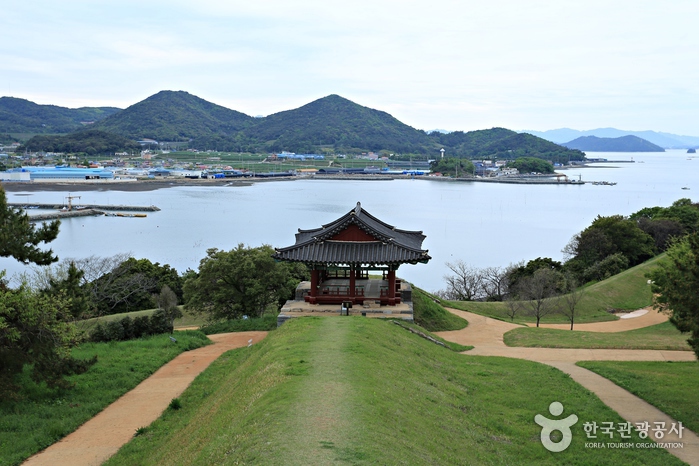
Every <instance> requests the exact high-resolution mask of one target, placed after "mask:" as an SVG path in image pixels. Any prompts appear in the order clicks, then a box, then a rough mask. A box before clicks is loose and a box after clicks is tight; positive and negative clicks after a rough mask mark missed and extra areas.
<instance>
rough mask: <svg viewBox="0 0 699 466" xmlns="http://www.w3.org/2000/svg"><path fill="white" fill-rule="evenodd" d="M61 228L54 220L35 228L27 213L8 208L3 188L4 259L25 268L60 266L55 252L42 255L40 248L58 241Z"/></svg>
mask: <svg viewBox="0 0 699 466" xmlns="http://www.w3.org/2000/svg"><path fill="white" fill-rule="evenodd" d="M60 224H61V222H60V221H58V220H54V221H53V222H45V223H43V224H42V225H41V226H40V227H39V228H35V226H34V224H32V223H30V222H29V216H28V215H27V214H26V213H24V212H22V210H20V209H14V208H12V207H10V206H8V205H7V197H6V196H5V190H4V189H2V186H0V257H13V258H15V259H16V260H18V261H20V262H22V263H24V264H28V263H30V262H32V263H34V264H38V265H48V264H50V263H52V262H56V261H57V260H58V257H56V256H54V255H53V251H52V250H50V249H49V250H47V251H42V250H41V249H40V248H39V244H40V243H50V242H51V241H53V240H55V239H56V237H57V236H58V227H59V226H60Z"/></svg>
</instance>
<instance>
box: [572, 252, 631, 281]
mask: <svg viewBox="0 0 699 466" xmlns="http://www.w3.org/2000/svg"><path fill="white" fill-rule="evenodd" d="M628 268H629V259H628V258H627V257H626V256H625V255H623V254H622V253H620V252H618V253H616V254H612V255H609V256H607V257H605V258H604V259H602V260H601V261H599V262H596V263H595V264H593V265H592V266H590V267H588V268H587V269H585V271H584V272H583V280H584V281H585V282H590V281H602V280H606V279H607V278H609V277H612V276H614V275H616V274H618V273H621V272H623V271H624V270H626V269H628Z"/></svg>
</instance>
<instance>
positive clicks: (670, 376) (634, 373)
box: [578, 361, 699, 432]
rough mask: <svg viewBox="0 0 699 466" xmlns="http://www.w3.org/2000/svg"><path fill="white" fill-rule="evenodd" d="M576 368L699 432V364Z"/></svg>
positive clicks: (598, 364)
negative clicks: (599, 376)
mask: <svg viewBox="0 0 699 466" xmlns="http://www.w3.org/2000/svg"><path fill="white" fill-rule="evenodd" d="M578 365H579V366H581V367H584V368H586V369H590V370H591V371H593V372H596V373H598V374H599V375H601V376H602V377H606V378H608V379H609V380H611V381H612V382H614V383H615V384H617V385H619V386H620V387H623V388H625V389H626V390H628V391H630V392H631V393H633V394H634V395H636V396H638V397H639V398H642V399H644V400H645V401H647V402H648V403H650V404H652V405H653V406H655V407H656V408H658V409H659V410H661V411H662V412H664V413H665V414H668V415H669V416H672V417H673V418H674V419H677V420H678V421H681V422H682V425H684V426H685V427H686V428H688V429H690V430H691V431H693V432H699V410H698V409H697V406H699V391H697V387H698V386H699V362H696V361H695V362H664V361H663V362H661V361H653V362H646V361H582V362H579V363H578Z"/></svg>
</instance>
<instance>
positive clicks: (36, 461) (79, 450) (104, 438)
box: [24, 332, 267, 466]
mask: <svg viewBox="0 0 699 466" xmlns="http://www.w3.org/2000/svg"><path fill="white" fill-rule="evenodd" d="M265 336H267V332H239V333H223V334H219V335H210V336H209V338H210V339H211V340H213V341H214V344H213V345H209V346H205V347H203V348H199V349H196V350H193V351H187V352H184V353H182V354H180V355H179V356H177V357H176V358H175V359H173V360H172V361H170V362H169V363H167V364H165V365H164V366H163V367H161V368H160V369H158V371H157V372H155V374H153V375H152V376H150V377H149V378H147V379H146V380H144V381H143V382H141V383H140V384H139V385H138V386H137V387H136V388H134V389H133V390H131V391H130V392H128V393H127V394H125V395H124V396H122V397H121V398H119V399H118V400H116V401H115V402H114V403H112V404H111V405H109V406H107V407H106V408H105V409H104V410H103V411H102V412H101V413H99V414H98V415H97V416H95V417H93V418H92V419H90V420H89V421H87V422H86V423H85V424H83V425H82V426H80V427H79V428H78V430H76V431H75V432H73V433H72V434H70V435H68V436H67V437H65V438H64V439H62V440H61V441H59V442H57V443H55V444H53V445H51V446H50V447H48V448H47V449H46V450H44V451H42V452H40V453H37V454H36V455H34V456H32V457H31V458H29V459H28V460H27V461H26V462H25V463H24V464H25V465H31V466H38V465H42V466H43V465H45V466H58V465H70V466H80V465H99V464H102V463H103V462H104V461H106V460H107V458H109V457H110V456H112V455H113V454H114V453H116V452H117V450H119V448H121V446H122V445H124V444H125V443H126V442H128V441H129V440H130V439H131V438H132V437H133V435H134V433H135V432H136V429H138V428H139V427H144V426H148V425H149V424H150V423H151V422H153V421H154V420H156V419H157V418H158V417H159V416H160V414H161V413H162V412H163V411H164V410H165V409H166V408H167V406H168V404H170V401H171V400H172V399H173V398H177V397H178V396H180V394H182V392H183V391H184V390H185V389H186V388H187V387H188V386H189V384H190V383H192V381H193V380H194V378H195V377H196V376H197V375H199V374H200V373H201V372H202V371H203V370H204V369H206V368H207V367H209V364H211V363H212V362H213V361H214V360H215V359H216V358H218V357H219V356H220V355H221V354H223V353H225V352H226V351H228V350H231V349H234V348H240V347H243V346H247V345H248V342H249V341H250V340H252V343H257V342H258V341H260V340H262V339H263V338H264V337H265Z"/></svg>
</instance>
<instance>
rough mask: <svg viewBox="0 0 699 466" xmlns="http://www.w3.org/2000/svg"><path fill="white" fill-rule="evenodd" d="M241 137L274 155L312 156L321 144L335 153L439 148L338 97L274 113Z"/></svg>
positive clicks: (415, 132) (422, 134) (433, 150)
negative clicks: (265, 146)
mask: <svg viewBox="0 0 699 466" xmlns="http://www.w3.org/2000/svg"><path fill="white" fill-rule="evenodd" d="M243 134H244V135H245V136H246V137H247V138H248V139H250V140H253V141H258V142H264V143H266V144H267V147H268V150H269V151H272V152H278V151H281V150H289V151H293V152H311V151H314V150H318V148H319V147H322V146H327V147H332V148H334V149H336V150H351V149H360V150H367V151H379V150H381V149H386V150H390V151H396V152H411V153H422V152H428V153H434V154H436V153H437V152H436V151H438V150H439V147H437V146H436V144H435V141H434V140H432V139H431V138H430V137H429V136H428V135H427V133H425V132H424V131H419V130H416V129H415V128H412V127H410V126H408V125H406V124H404V123H401V122H400V121H398V120H397V119H395V118H394V117H392V116H391V115H389V114H388V113H386V112H382V111H379V110H374V109H371V108H368V107H363V106H361V105H358V104H356V103H354V102H352V101H350V100H347V99H345V98H343V97H340V96H338V95H330V96H327V97H323V98H322V99H318V100H316V101H313V102H311V103H309V104H306V105H304V106H303V107H300V108H297V109H294V110H287V111H284V112H279V113H275V114H273V115H270V116H268V117H266V118H263V119H261V120H260V121H259V123H257V124H256V125H254V126H252V127H250V128H247V129H246V130H244V131H243Z"/></svg>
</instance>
